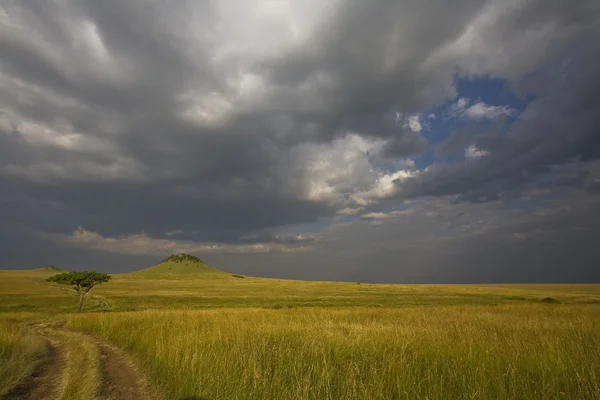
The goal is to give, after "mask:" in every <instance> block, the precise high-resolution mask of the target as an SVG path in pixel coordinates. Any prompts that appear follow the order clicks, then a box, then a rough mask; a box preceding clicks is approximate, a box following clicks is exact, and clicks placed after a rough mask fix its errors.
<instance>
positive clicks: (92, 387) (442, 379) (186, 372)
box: [0, 259, 600, 400]
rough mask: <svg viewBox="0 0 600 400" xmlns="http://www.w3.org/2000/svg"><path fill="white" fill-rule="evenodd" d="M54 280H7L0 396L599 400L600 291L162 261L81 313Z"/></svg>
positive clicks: (27, 276)
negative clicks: (286, 276)
mask: <svg viewBox="0 0 600 400" xmlns="http://www.w3.org/2000/svg"><path fill="white" fill-rule="evenodd" d="M58 272H60V271H57V270H55V269H54V268H41V269H38V270H29V271H8V270H6V271H0V398H6V399H17V398H40V399H41V398H56V399H108V398H113V399H118V398H155V399H184V398H188V399H332V400H333V399H335V400H337V399H357V400H358V399H361V400H362V399H505V398H506V399H560V398H564V399H600V285H591V284H590V285H587V284H581V285H401V284H394V285H392V284H370V283H364V282H362V283H360V282H308V281H292V280H278V279H266V278H253V277H245V276H240V275H232V274H229V273H226V272H222V271H219V270H216V269H213V268H211V267H209V266H207V265H205V264H204V263H202V262H198V261H195V260H193V259H189V260H186V259H180V260H179V261H177V262H174V261H172V260H169V259H167V260H165V261H164V262H162V263H159V264H157V265H156V266H154V267H150V268H146V269H142V270H139V271H137V272H134V273H127V274H114V275H112V279H111V280H110V281H109V282H107V283H104V284H101V285H98V286H96V287H94V288H93V289H92V291H91V292H90V293H89V294H88V295H87V296H86V297H85V304H84V307H83V312H77V294H76V293H75V291H73V289H72V288H71V287H69V286H64V285H58V284H55V283H50V282H47V281H46V279H47V278H49V277H50V276H53V275H55V274H56V273H58ZM107 360H112V361H107ZM115 360H116V361H115ZM109 364H111V365H109ZM125 370H127V371H125ZM44 371H46V372H44ZM49 371H50V372H49ZM111 374H112V375H111ZM128 374H129V378H127V379H126V380H127V381H128V382H129V383H131V382H133V381H136V385H137V386H135V388H133V389H132V388H129V389H127V388H123V387H120V385H121V383H120V382H119V378H118V377H119V376H121V377H122V376H125V375H128ZM112 376H114V377H113V378H111V377H112ZM127 390H132V391H136V392H137V393H135V394H134V393H130V397H127V393H126V391H127ZM44 396H45V397H44ZM136 396H137V397H136Z"/></svg>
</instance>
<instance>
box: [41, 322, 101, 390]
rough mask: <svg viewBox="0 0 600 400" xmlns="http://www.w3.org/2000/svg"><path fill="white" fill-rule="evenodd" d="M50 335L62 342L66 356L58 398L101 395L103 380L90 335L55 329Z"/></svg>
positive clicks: (98, 359) (97, 352)
mask: <svg viewBox="0 0 600 400" xmlns="http://www.w3.org/2000/svg"><path fill="white" fill-rule="evenodd" d="M50 337H51V338H52V339H53V340H55V341H57V342H58V343H60V346H61V349H62V351H63V353H64V358H65V362H64V370H63V371H62V372H61V379H60V384H59V387H58V394H57V399H62V400H71V399H88V400H94V399H96V398H98V394H99V392H100V386H101V384H102V377H101V373H100V353H99V351H98V348H97V347H96V346H95V345H94V343H92V342H91V341H90V340H89V338H88V337H86V336H85V335H82V334H78V333H75V332H68V331H58V330H55V331H52V333H51V334H50Z"/></svg>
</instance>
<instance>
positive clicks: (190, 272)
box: [124, 253, 229, 279]
mask: <svg viewBox="0 0 600 400" xmlns="http://www.w3.org/2000/svg"><path fill="white" fill-rule="evenodd" d="M124 275H127V276H135V277H138V278H156V279H165V278H179V279H181V278H183V279H185V278H199V277H203V278H219V277H228V276H229V274H228V273H226V272H223V271H219V270H218V269H216V268H213V267H211V266H209V265H208V264H205V263H204V262H203V261H202V260H200V259H199V258H198V257H195V256H193V255H191V254H185V253H182V254H179V255H172V256H170V257H168V258H166V259H164V260H163V261H161V262H160V263H159V264H157V265H154V266H152V267H148V268H144V269H142V270H139V271H135V272H131V273H128V274H124Z"/></svg>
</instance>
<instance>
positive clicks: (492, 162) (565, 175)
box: [0, 0, 600, 276]
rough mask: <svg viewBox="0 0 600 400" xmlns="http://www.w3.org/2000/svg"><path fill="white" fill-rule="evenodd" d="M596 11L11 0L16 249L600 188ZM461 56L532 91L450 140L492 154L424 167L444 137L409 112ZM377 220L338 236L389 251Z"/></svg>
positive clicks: (256, 230)
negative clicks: (410, 202) (597, 177)
mask: <svg viewBox="0 0 600 400" xmlns="http://www.w3.org/2000/svg"><path fill="white" fill-rule="evenodd" d="M598 15H600V11H599V6H598V5H597V4H596V2H593V1H580V2H577V3H576V4H570V5H569V6H566V5H565V4H564V2H560V1H558V0H556V1H555V0H552V1H541V0H529V1H526V2H512V1H507V2H499V1H481V0H461V1H458V2H454V3H453V6H452V7H450V8H448V7H446V5H445V4H442V3H440V2H436V1H432V2H418V1H412V0H407V1H402V2H388V1H371V2H362V1H354V0H350V1H334V2H321V1H306V2H289V4H288V3H285V2H283V3H281V4H279V5H274V4H267V3H264V2H260V1H256V2H244V3H243V4H241V3H239V2H229V1H223V2H212V1H202V2H188V1H185V2H182V3H178V4H177V5H175V6H174V5H169V6H167V5H164V4H162V3H160V2H151V3H144V4H142V3H140V2H136V1H112V0H111V1H101V2H99V1H92V0H89V1H87V0H86V1H66V2H65V1H53V0H49V1H31V2H16V1H8V0H4V1H0V57H1V60H2V61H0V186H1V187H2V188H3V191H2V194H1V195H0V217H2V220H3V222H4V224H5V226H6V227H11V228H10V229H13V228H14V229H15V230H19V232H20V233H19V234H15V235H14V237H12V236H10V230H7V229H5V231H4V233H3V235H5V238H6V240H5V241H3V244H2V245H1V246H0V250H3V249H4V248H5V246H7V245H8V243H11V246H12V245H14V243H25V242H26V241H27V240H30V241H31V243H32V244H31V245H32V246H33V245H35V246H39V249H40V251H39V253H40V254H41V256H40V257H42V255H43V254H44V253H46V252H55V251H58V250H49V249H51V248H54V247H52V246H59V247H60V246H62V245H57V244H56V241H54V242H52V243H54V244H53V245H52V244H49V243H44V239H43V238H44V237H46V238H47V237H52V238H56V237H61V238H65V237H69V235H71V236H72V235H73V232H74V231H75V230H76V229H78V227H82V228H83V229H85V230H86V232H92V233H94V234H97V235H98V236H94V237H95V238H96V239H97V242H95V243H97V247H95V248H94V249H91V250H90V249H88V253H86V252H85V251H83V250H78V251H79V252H80V253H78V254H81V257H84V256H85V255H86V254H89V257H96V258H97V259H98V260H99V259H101V258H102V257H103V256H102V257H101V256H99V255H98V254H100V253H102V249H103V248H104V247H103V246H104V244H102V243H103V242H102V238H118V237H125V238H126V237H130V236H131V235H138V234H144V235H146V236H147V237H148V238H149V239H150V240H152V239H157V240H167V239H169V238H171V236H169V235H168V233H169V232H176V231H177V232H182V233H180V234H178V235H176V238H177V240H180V241H187V242H186V246H192V245H193V243H201V244H202V243H217V244H221V245H223V246H225V247H223V248H224V249H230V248H231V249H234V247H226V246H229V245H231V246H238V245H239V246H244V245H245V246H248V245H251V244H261V243H262V244H265V245H267V244H268V245H271V246H273V248H275V249H279V248H280V249H283V248H284V246H289V247H294V246H297V245H298V240H297V238H296V239H294V237H293V236H286V235H284V234H281V233H278V231H280V230H285V231H293V230H294V229H295V228H296V227H297V228H298V229H299V230H301V228H302V227H303V226H305V225H306V224H309V225H310V224H315V225H317V226H318V228H314V229H317V230H322V231H323V230H326V229H327V228H326V227H327V226H328V225H329V224H331V223H332V221H336V220H337V219H338V218H339V215H340V213H341V214H343V215H352V213H357V212H359V211H360V210H362V209H361V208H360V207H367V209H364V210H362V211H360V212H363V213H365V214H366V213H369V212H371V213H373V212H380V211H381V210H377V207H379V206H381V207H383V208H385V207H388V206H390V205H392V204H393V203H394V202H397V201H398V199H399V198H404V199H406V198H411V199H421V198H422V197H423V196H433V197H444V196H454V200H455V202H456V203H460V202H461V201H469V202H472V203H480V202H484V203H485V202H492V203H494V202H496V201H497V200H499V199H500V200H502V201H509V200H510V198H514V197H518V196H519V195H520V194H521V193H523V192H524V191H526V190H529V189H531V187H536V188H537V189H538V190H556V188H560V187H580V186H585V187H586V188H587V193H588V194H589V195H593V193H595V187H596V186H597V185H596V183H594V181H593V180H590V179H591V178H590V176H592V175H593V173H592V172H591V170H590V169H589V168H591V167H590V165H592V164H590V163H584V162H585V161H587V160H595V159H596V158H598V156H600V153H599V150H598V149H600V143H598V135H597V134H596V132H597V130H598V126H600V120H599V119H598V118H599V117H598V116H599V115H600V98H599V97H598V93H600V80H599V79H598V77H597V74H596V73H595V69H596V68H595V66H596V65H598V64H599V61H600V60H599V56H600V53H599V52H598V51H597V49H595V47H594V46H593V44H594V43H595V41H594V40H593V39H594V38H596V37H598V36H600V35H599V32H600V31H599V25H598V22H597V21H598V20H599V19H598V18H594V17H597V16H598ZM431 27H435V29H432V28H431ZM498 49H502V51H498ZM457 75H458V76H464V75H472V76H479V75H488V76H491V77H497V78H502V79H505V80H506V81H507V83H508V84H509V85H510V87H511V88H513V90H515V91H519V92H523V93H528V94H534V95H535V100H534V101H533V102H532V103H530V104H529V105H528V106H527V108H526V109H525V111H524V112H523V114H522V116H521V118H520V120H519V122H517V123H515V124H513V125H512V126H511V128H510V133H509V134H505V133H503V131H502V129H500V128H499V127H503V126H504V125H502V124H504V121H501V120H500V121H497V122H496V124H497V125H495V126H492V127H491V128H488V129H487V130H485V131H483V130H482V127H481V125H478V124H477V123H475V124H473V125H468V126H467V127H466V128H464V130H462V131H459V132H455V133H453V134H452V135H451V136H450V137H448V138H446V139H445V140H443V141H442V142H441V143H439V144H437V145H436V152H437V154H438V155H439V156H444V155H448V154H450V153H452V152H457V151H464V148H465V147H468V146H471V145H473V146H475V147H476V149H478V150H479V151H480V152H482V153H481V154H484V153H485V154H487V155H485V156H483V157H478V158H476V159H471V160H469V161H468V162H465V163H464V164H461V163H458V164H449V165H445V164H433V165H430V166H428V168H427V170H423V169H422V168H421V169H422V170H421V171H418V172H417V171H416V169H417V168H416V167H415V164H414V162H413V161H412V160H410V158H411V157H418V156H419V155H421V154H423V153H425V152H426V151H427V149H428V147H429V145H430V142H431V141H432V139H430V138H429V137H427V135H425V134H424V133H423V132H421V133H419V132H418V129H413V128H414V127H411V126H410V124H409V123H408V121H409V120H410V118H419V117H418V116H419V114H420V113H423V112H427V110H429V109H431V108H433V107H436V106H438V105H440V104H442V103H443V102H444V101H447V100H451V99H453V98H454V97H455V96H456V94H457V93H456V87H455V85H454V82H455V79H456V76H457ZM484 111H485V110H484ZM492 111H493V110H492ZM496 111H498V110H496ZM494 115H496V114H494ZM573 160H576V161H575V162H574V161H573ZM567 161H569V162H571V163H573V165H574V167H573V170H569V171H565V170H564V169H563V170H557V169H556V166H557V165H561V164H563V163H565V162H567ZM392 167H394V168H392ZM390 169H391V170H390ZM586 171H587V172H588V174H587V175H586ZM411 176H414V177H411ZM394 177H400V178H401V179H400V180H399V181H397V183H396V185H395V186H394V184H392V181H393V179H394ZM511 196H512V197H511ZM390 197H392V200H389V199H388V200H387V202H381V204H380V200H381V199H382V198H390ZM494 204H495V203H494ZM455 206H456V207H459V205H458V204H455ZM348 210H350V211H348ZM352 210H354V211H352ZM384 211H385V210H384ZM387 211H389V210H387ZM431 212H435V213H437V214H438V215H446V214H444V213H441V212H438V211H431ZM452 212H453V213H465V214H463V215H472V213H471V212H470V210H468V209H464V210H463V209H460V210H458V211H456V212H454V211H452ZM499 212H500V211H499ZM385 220H386V221H388V219H385ZM426 220H427V221H429V219H426ZM419 223H420V222H419ZM447 223H450V222H447ZM32 232H35V235H38V236H35V235H34V234H33V233H32ZM28 235H29V236H31V235H33V236H35V238H33V236H31V237H30V238H29V239H27V237H28ZM52 235H58V236H52ZM9 237H10V238H9ZM96 239H94V240H96ZM53 240H54V239H53ZM69 240H70V239H69ZM169 240H170V239H169ZM363 240H364V241H363V242H361V243H357V242H352V241H342V242H343V246H348V247H356V246H359V244H360V246H363V247H364V249H365V250H364V251H365V252H366V253H365V255H363V256H360V257H363V258H364V257H367V254H370V252H377V250H376V249H377V245H376V243H375V244H374V242H373V239H368V238H364V239H363ZM301 242H303V245H307V246H309V245H310V246H320V245H321V244H320V243H322V242H323V243H325V242H327V243H329V239H327V240H324V239H323V237H322V236H321V234H319V235H317V236H315V237H312V236H305V238H304V239H303V240H301ZM4 243H7V245H5V244H4ZM69 243H71V244H70V246H71V247H76V246H77V245H78V243H79V242H76V241H75V242H73V241H71V242H69ZM122 243H123V246H126V245H127V242H122ZM162 243H163V244H164V245H165V246H166V247H165V248H169V249H170V248H171V247H169V246H178V245H179V244H178V243H175V244H172V243H171V242H169V243H166V242H162ZM190 243H191V244H190ZM65 245H66V244H65ZM275 245H277V246H282V247H277V246H275ZM198 246H200V245H198ZM61 248H62V247H61ZM198 248H202V247H198ZM247 248H249V247H247ZM13 253H14V251H13ZM342 253H343V250H342V248H340V249H339V250H338V253H336V254H342ZM14 254H17V253H14ZM19 254H20V253H19ZM315 254H319V253H318V252H317V253H315ZM305 256H306V257H310V256H309V255H305ZM15 257H16V255H15ZM61 257H62V256H61ZM111 257H112V256H111ZM214 257H216V258H219V257H225V256H220V255H219V256H214ZM252 257H259V256H257V255H253V256H252ZM271 257H279V256H275V255H272V256H271ZM286 257H290V256H289V255H286ZM315 257H317V256H316V255H315ZM360 257H359V256H358V255H357V258H356V260H357V261H356V263H359V261H358V260H360V259H361V258H360ZM346 258H347V257H346ZM15 259H16V258H15ZM28 259H29V258H28ZM254 259H256V260H259V261H257V262H260V260H264V261H265V262H267V261H268V259H267V258H262V259H261V258H254ZM128 260H131V259H129V258H128ZM432 262H433V261H432ZM28 263H29V262H28ZM321 265H324V264H323V263H321ZM340 273H341V272H340ZM315 274H316V275H319V274H317V273H316V272H315ZM316 275H315V276H316ZM325 275H327V274H326V273H324V275H323V276H325Z"/></svg>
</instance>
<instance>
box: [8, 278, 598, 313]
mask: <svg viewBox="0 0 600 400" xmlns="http://www.w3.org/2000/svg"><path fill="white" fill-rule="evenodd" d="M51 275H52V273H48V272H44V271H0V312H22V311H43V312H49V313H55V314H57V313H64V312H74V311H76V310H77V298H76V293H75V291H74V290H72V289H71V288H69V287H65V286H62V285H55V284H49V283H47V282H45V279H46V278H47V277H49V276H51ZM199 276H200V278H197V279H191V278H189V277H188V278H187V279H173V277H170V279H155V278H150V277H145V278H143V279H138V278H135V277H134V276H133V275H130V274H122V275H119V274H115V275H112V279H111V281H110V282H108V283H106V284H102V285H98V286H97V287H95V288H94V289H93V290H92V291H91V292H90V293H89V294H88V295H87V296H86V299H85V304H84V311H135V310H147V309H208V308H238V307H254V308H255V307H261V308H296V307H357V306H358V307H382V308H389V307H404V306H414V305H439V304H444V305H448V304H457V305H460V304H514V303H537V302H539V301H540V300H541V299H543V298H545V297H554V298H556V299H558V300H559V301H560V302H561V303H568V304H589V303H595V304H600V285H374V284H366V283H362V284H360V285H359V284H357V283H348V282H308V281H292V280H279V279H264V278H242V279H240V278H234V277H233V276H231V275H227V274H221V275H219V276H220V278H214V277H212V278H210V279H205V278H202V277H204V276H206V274H199Z"/></svg>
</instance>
